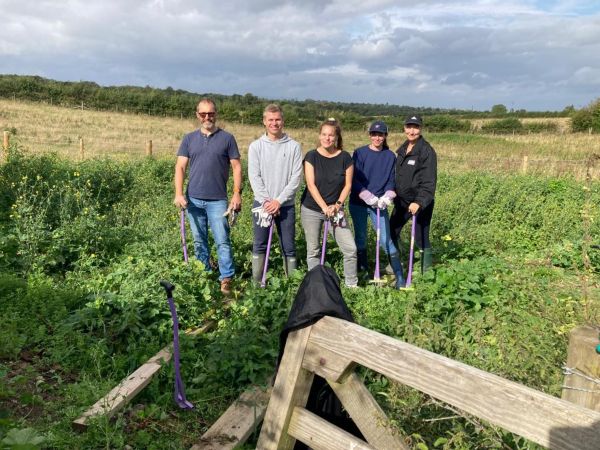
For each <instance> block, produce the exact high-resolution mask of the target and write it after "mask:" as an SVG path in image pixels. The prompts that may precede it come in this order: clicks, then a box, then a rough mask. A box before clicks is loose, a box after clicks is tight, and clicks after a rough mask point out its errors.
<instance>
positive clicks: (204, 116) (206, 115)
mask: <svg viewBox="0 0 600 450" xmlns="http://www.w3.org/2000/svg"><path fill="white" fill-rule="evenodd" d="M196 114H198V115H199V116H200V117H202V118H203V119H204V118H206V117H215V116H216V115H217V113H216V112H198V111H196Z"/></svg>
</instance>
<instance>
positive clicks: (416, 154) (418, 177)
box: [394, 136, 437, 209]
mask: <svg viewBox="0 0 600 450" xmlns="http://www.w3.org/2000/svg"><path fill="white" fill-rule="evenodd" d="M407 148H408V141H405V142H404V144H402V145H401V146H400V147H399V148H398V150H396V154H397V155H398V157H397V158H396V195H397V197H396V198H395V199H394V201H395V203H396V205H398V206H400V207H402V208H406V207H408V205H410V204H411V203H413V202H414V203H417V204H418V205H419V206H420V207H421V208H422V209H425V208H427V206H429V205H430V204H431V202H432V201H433V196H434V195H435V185H436V183H437V156H436V154H435V150H434V149H433V147H432V146H431V145H429V142H427V141H426V140H425V139H424V138H423V137H422V136H421V137H419V139H418V140H417V142H416V143H415V145H414V147H413V149H412V151H411V152H410V153H409V154H408V155H407V154H406V149H407Z"/></svg>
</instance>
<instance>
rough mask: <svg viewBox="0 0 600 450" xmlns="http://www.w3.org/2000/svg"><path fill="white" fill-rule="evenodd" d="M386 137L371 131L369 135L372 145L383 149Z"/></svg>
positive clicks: (383, 134)
mask: <svg viewBox="0 0 600 450" xmlns="http://www.w3.org/2000/svg"><path fill="white" fill-rule="evenodd" d="M385 136H386V134H385V133H380V132H378V131H371V132H370V133H369V137H370V138H371V145H372V146H373V147H376V148H381V147H382V146H383V141H385Z"/></svg>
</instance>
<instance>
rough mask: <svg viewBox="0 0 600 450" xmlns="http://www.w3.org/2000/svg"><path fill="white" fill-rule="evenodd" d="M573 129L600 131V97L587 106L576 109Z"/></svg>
mask: <svg viewBox="0 0 600 450" xmlns="http://www.w3.org/2000/svg"><path fill="white" fill-rule="evenodd" d="M572 123H573V125H572V128H573V131H584V132H587V131H589V130H592V131H595V132H596V133H598V132H600V99H597V100H594V101H593V102H592V103H590V104H589V105H588V106H587V107H585V108H582V109H580V110H579V111H575V112H574V113H573V116H572Z"/></svg>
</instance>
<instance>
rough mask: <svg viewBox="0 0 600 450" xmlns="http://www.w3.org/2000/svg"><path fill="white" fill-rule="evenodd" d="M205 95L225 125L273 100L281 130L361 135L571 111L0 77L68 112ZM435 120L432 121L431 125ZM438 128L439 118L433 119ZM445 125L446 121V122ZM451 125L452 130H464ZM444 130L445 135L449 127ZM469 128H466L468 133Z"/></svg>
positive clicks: (158, 104) (7, 91) (176, 106)
mask: <svg viewBox="0 0 600 450" xmlns="http://www.w3.org/2000/svg"><path fill="white" fill-rule="evenodd" d="M201 96H210V97H212V98H214V99H215V101H216V102H217V107H218V109H219V114H220V117H221V118H222V119H223V120H226V121H229V122H241V123H244V124H251V125H261V124H262V111H263V108H264V106H265V105H266V104H267V103H271V102H274V101H276V102H277V103H279V104H281V105H282V107H283V108H284V111H285V115H286V125H287V126H288V127H291V128H302V127H309V128H313V127H315V126H316V125H317V124H318V123H319V122H321V121H322V120H324V119H326V118H328V117H336V118H338V119H340V120H341V121H342V123H343V124H344V129H346V130H364V129H365V126H366V124H367V123H368V122H370V121H371V120H373V119H374V118H385V119H386V120H389V121H391V123H392V124H393V125H394V128H395V129H400V128H401V127H397V126H396V125H401V123H402V119H403V118H404V117H406V115H407V114H412V113H419V114H421V115H424V116H426V117H427V120H426V122H427V123H426V124H428V123H429V118H430V117H431V116H448V115H452V116H460V117H461V118H463V119H474V118H485V117H506V116H510V117H521V118H522V117H567V116H568V115H569V114H570V112H571V110H570V109H567V108H565V110H563V111H560V112H558V111H545V112H541V111H525V110H519V111H513V110H511V111H507V108H506V107H505V106H504V105H494V106H493V107H492V110H491V111H472V110H459V109H444V108H430V107H419V106H409V105H393V104H388V103H386V104H369V103H344V102H330V101H324V100H312V99H307V100H289V99H288V100H286V99H279V100H277V99H265V98H259V97H256V96H254V95H252V94H250V93H247V94H244V95H239V94H234V95H230V96H228V95H222V94H211V93H193V92H188V91H184V90H182V89H173V88H171V87H167V88H166V89H157V88H153V87H150V86H146V87H138V86H108V87H106V86H100V85H98V84H96V83H93V82H89V81H79V82H62V81H55V80H49V79H46V78H42V77H39V76H22V75H0V98H6V99H17V100H28V101H36V102H45V103H50V104H54V105H62V106H68V107H81V108H88V109H97V110H101V111H121V112H132V113H138V114H148V115H158V116H173V117H182V118H183V117H186V118H193V117H194V116H193V114H194V108H195V107H196V103H197V102H198V99H199V97H201ZM434 121H435V120H434ZM437 122H438V124H441V122H440V119H437ZM446 122H447V119H446ZM457 125H458V124H457V123H456V122H455V123H454V124H453V125H452V128H451V129H452V130H453V131H461V130H464V126H465V125H464V123H461V124H460V126H457ZM445 126H446V128H444V129H443V131H450V128H448V123H446V125H445ZM467 129H468V128H467Z"/></svg>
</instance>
